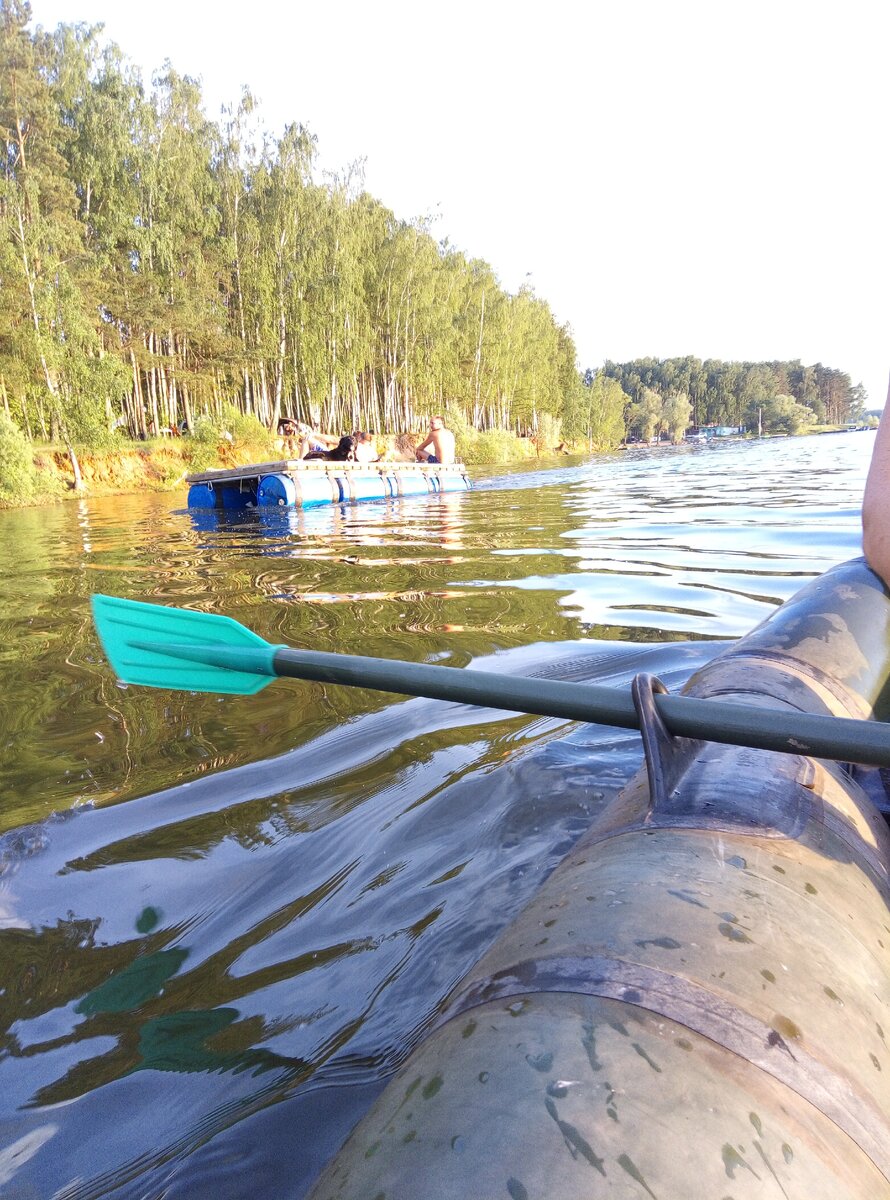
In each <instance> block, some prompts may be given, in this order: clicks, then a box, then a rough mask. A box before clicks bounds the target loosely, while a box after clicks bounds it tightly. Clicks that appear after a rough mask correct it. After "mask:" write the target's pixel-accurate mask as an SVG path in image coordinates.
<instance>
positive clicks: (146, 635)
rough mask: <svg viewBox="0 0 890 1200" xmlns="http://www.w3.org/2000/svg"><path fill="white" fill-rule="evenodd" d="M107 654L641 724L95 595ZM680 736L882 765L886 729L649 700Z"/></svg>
mask: <svg viewBox="0 0 890 1200" xmlns="http://www.w3.org/2000/svg"><path fill="white" fill-rule="evenodd" d="M93 617H94V620H95V622H96V629H97V631H98V633H99V638H100V640H101V642H102V646H103V648H104V650H105V653H106V654H107V655H108V660H109V662H110V663H111V666H112V667H113V668H114V670H115V671H116V672H117V675H118V677H119V678H120V679H121V680H123V681H124V682H125V683H135V684H144V685H145V686H147V687H161V688H172V689H179V690H182V691H189V692H224V693H228V694H230V695H241V696H249V695H253V694H254V693H255V692H258V691H260V690H261V689H262V688H264V687H265V686H266V684H268V683H271V682H272V680H273V679H274V678H276V677H277V676H290V677H292V678H294V679H310V680H315V681H316V682H320V683H338V684H345V685H347V686H349V687H364V688H374V689H376V690H377V691H383V692H397V693H399V694H401V695H405V696H427V697H429V698H430V699H433V700H453V701H456V702H458V703H462V704H478V705H481V706H482V707H485V708H497V709H505V710H507V711H509V712H520V713H534V714H537V715H540V716H545V717H565V718H568V719H569V720H573V721H590V722H592V723H594V724H600V725H614V726H618V727H620V728H622V729H638V728H639V718H638V716H637V712H636V709H635V707H634V703H633V700H632V698H631V696H630V695H629V694H627V693H625V692H619V691H617V690H616V689H615V688H609V687H603V686H601V685H595V684H584V683H559V682H556V681H552V680H546V679H529V678H525V677H522V676H518V677H517V676H503V675H496V674H494V673H491V674H489V673H488V672H485V671H470V670H458V669H455V668H454V667H434V666H424V665H422V664H418V663H407V662H399V661H397V660H394V659H385V658H362V657H358V656H356V655H353V654H327V653H324V652H323V651H318V650H292V649H289V648H288V647H287V646H273V645H271V643H269V642H267V641H265V640H264V639H263V638H261V637H260V636H259V635H258V634H256V633H253V632H252V631H251V630H250V629H247V628H246V627H245V626H244V625H240V624H239V623H238V622H237V621H234V620H233V619H232V618H231V617H221V616H215V615H213V614H209V613H202V612H195V611H193V610H191V609H183V608H167V607H165V606H163V605H158V604H143V603H141V602H140V601H138V600H120V599H117V598H115V597H114V596H94V597H93ZM655 703H656V706H657V708H658V711H659V713H660V715H661V717H662V720H663V721H664V723H665V725H666V726H667V728H668V729H669V730H670V732H671V733H672V734H675V735H676V736H679V737H688V738H701V739H704V740H707V741H712V742H727V743H729V744H730V745H736V746H753V747H755V748H758V749H761V750H778V751H780V752H783V753H788V754H807V755H812V756H813V757H816V758H831V759H837V760H838V761H841V762H854V763H869V764H872V765H874V766H890V725H888V724H885V723H883V722H878V721H859V720H852V719H850V718H842V717H829V716H818V715H814V714H810V713H799V712H791V711H788V710H785V709H778V708H756V707H753V706H752V707H748V706H746V705H741V704H728V703H725V702H723V701H716V700H700V699H697V698H695V697H693V696H669V695H658V696H656V698H655Z"/></svg>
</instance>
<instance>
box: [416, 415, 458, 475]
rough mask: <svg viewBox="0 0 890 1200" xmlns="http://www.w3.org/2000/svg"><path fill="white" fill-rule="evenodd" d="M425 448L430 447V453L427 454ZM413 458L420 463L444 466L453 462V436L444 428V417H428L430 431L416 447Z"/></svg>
mask: <svg viewBox="0 0 890 1200" xmlns="http://www.w3.org/2000/svg"><path fill="white" fill-rule="evenodd" d="M427 446H432V448H433V449H432V453H428V452H427ZM414 457H415V458H416V459H417V461H418V462H422V463H442V464H443V465H444V464H445V463H453V462H454V434H453V433H452V432H451V430H450V429H446V428H445V418H444V417H430V431H429V433H428V434H427V436H426V440H425V441H423V442H421V443H420V445H419V446H418V447H417V450H416V451H415V454H414Z"/></svg>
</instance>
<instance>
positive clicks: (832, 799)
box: [312, 560, 890, 1200]
mask: <svg viewBox="0 0 890 1200" xmlns="http://www.w3.org/2000/svg"><path fill="white" fill-rule="evenodd" d="M888 664H890V597H888V594H887V592H886V590H885V589H884V587H883V585H882V584H881V582H880V580H879V579H878V578H877V576H875V575H874V574H873V573H872V572H871V571H870V570H869V569H868V568H867V567H866V566H865V564H864V562H863V561H861V560H857V561H855V562H852V563H847V564H843V565H842V566H840V567H838V568H835V569H834V570H832V571H830V572H828V573H827V574H826V575H825V576H823V577H821V578H820V579H818V580H816V581H814V582H813V583H812V584H810V585H809V586H808V587H806V588H804V589H803V590H802V591H801V592H800V593H799V594H798V595H797V596H795V597H794V598H793V599H792V600H791V601H789V602H788V603H787V604H785V605H783V606H782V608H780V609H778V610H777V611H776V613H774V614H773V616H772V617H771V618H769V619H768V620H767V621H766V622H764V624H763V625H761V626H760V627H759V628H758V629H757V630H755V631H754V632H753V633H752V634H750V635H749V636H748V637H746V638H744V639H742V640H741V641H740V642H739V643H737V644H736V645H735V646H733V648H732V649H730V650H728V651H727V652H725V653H724V654H722V655H720V656H718V657H717V658H715V659H714V660H712V662H710V663H709V664H708V665H707V666H705V667H704V668H703V669H702V670H701V671H699V672H698V674H697V675H695V676H694V677H693V679H692V680H690V682H689V684H688V685H687V688H686V689H684V690H685V691H687V692H688V693H689V694H691V695H699V696H717V695H719V696H721V697H725V698H727V699H731V700H732V701H733V702H734V703H742V704H751V705H756V706H760V707H766V708H789V707H790V708H796V709H798V710H800V711H804V712H819V713H831V714H834V715H842V716H853V717H859V718H866V717H868V716H870V715H871V714H872V711H873V709H874V706H875V704H876V703H878V701H879V698H880V696H881V693H882V692H884V690H885V688H886V685H887V677H888ZM658 687H659V685H658V684H657V682H655V681H651V680H646V679H640V680H638V681H637V684H636V685H635V689H634V690H635V703H636V704H637V706H638V711H639V712H640V715H641V722H642V725H643V734H644V747H645V755H646V765H645V766H644V768H643V769H642V770H641V771H640V772H639V773H638V774H637V775H636V776H635V777H634V779H633V780H631V782H630V783H629V784H628V786H627V787H626V788H625V789H624V790H623V791H622V793H621V794H620V795H619V796H618V797H617V798H616V800H615V801H614V802H613V803H612V804H611V805H610V806H609V807H608V808H607V809H606V811H605V812H604V813H603V815H602V816H601V817H600V818H599V819H598V820H597V821H596V822H595V823H594V824H593V826H592V827H591V828H590V830H588V832H587V833H586V834H585V835H584V836H583V837H582V839H581V841H580V842H579V843H578V844H576V846H575V848H574V849H573V851H572V852H571V853H570V854H569V856H568V857H567V858H566V859H565V860H564V861H563V863H561V864H560V866H559V867H558V868H557V869H556V870H555V871H554V872H553V873H552V875H551V876H550V877H549V878H548V880H547V881H546V882H545V884H544V885H543V887H542V888H541V890H540V892H539V893H538V894H537V896H536V897H535V898H534V899H533V900H532V902H531V903H530V904H529V905H528V907H527V908H525V909H524V910H523V912H522V913H521V914H520V915H519V917H518V918H517V920H516V921H515V922H514V923H513V924H512V925H511V926H510V927H509V928H508V929H507V930H506V931H505V932H504V933H503V934H502V935H501V936H500V938H499V939H498V940H497V941H496V942H495V944H494V945H493V946H492V947H491V949H490V950H489V951H488V952H487V953H486V954H485V955H484V957H483V958H482V960H481V961H480V962H479V963H478V964H477V966H476V967H475V968H474V969H473V971H472V972H471V973H470V974H469V976H468V977H467V978H465V979H464V981H463V982H462V983H461V984H460V985H459V986H458V988H457V989H456V990H455V992H454V993H453V994H452V995H451V996H450V997H448V998H447V1000H446V1002H445V1004H444V1006H443V1009H442V1012H441V1014H440V1016H439V1019H438V1021H437V1022H436V1023H435V1026H434V1028H433V1030H432V1032H431V1033H430V1035H429V1036H428V1037H427V1038H426V1040H425V1041H424V1042H422V1043H421V1045H420V1046H419V1047H418V1048H417V1049H416V1050H415V1051H414V1052H413V1053H412V1054H411V1055H410V1057H409V1058H408V1059H407V1061H406V1062H405V1064H404V1066H403V1067H402V1068H401V1070H400V1071H399V1072H398V1074H397V1075H396V1076H395V1078H394V1079H393V1080H392V1081H391V1082H390V1083H389V1085H388V1086H387V1087H386V1089H385V1090H384V1091H383V1093H382V1094H381V1096H380V1097H379V1098H378V1099H377V1101H376V1102H375V1103H374V1105H373V1106H372V1108H371V1109H370V1111H369V1113H368V1114H367V1115H366V1117H365V1118H364V1119H363V1120H362V1121H361V1122H360V1123H359V1125H358V1126H357V1127H356V1129H355V1130H354V1132H353V1133H352V1135H351V1136H350V1138H349V1139H348V1141H347V1143H346V1145H345V1146H344V1148H343V1149H342V1150H341V1152H340V1153H339V1154H338V1155H337V1156H336V1157H335V1159H334V1160H333V1162H332V1163H331V1164H330V1165H329V1166H328V1167H327V1168H326V1170H325V1171H324V1172H323V1174H322V1176H321V1178H320V1179H319V1180H318V1182H317V1184H316V1187H315V1189H314V1190H313V1192H312V1196H313V1200H332V1198H334V1197H339V1198H343V1197H354V1198H355V1200H359V1198H361V1200H370V1198H372V1197H384V1196H385V1197H386V1200H408V1198H411V1197H420V1196H427V1195H429V1194H435V1195H436V1196H437V1197H445V1198H454V1200H457V1198H458V1197H460V1198H462V1200H463V1198H465V1197H468V1196H473V1197H474V1198H475V1197H478V1198H487V1197H492V1198H493V1197H510V1198H511V1200H534V1198H537V1197H549V1196H554V1197H555V1196H559V1197H560V1198H561V1200H573V1198H576V1197H577V1198H578V1200H580V1198H581V1197H585V1198H587V1197H596V1196H601V1195H602V1196H604V1195H606V1193H609V1194H613V1195H616V1196H622V1197H628V1198H630V1197H635V1198H638V1197H653V1198H655V1197H657V1198H658V1200H668V1198H669V1200H681V1198H682V1200H686V1198H688V1197H692V1196H696V1197H697V1196H702V1197H715V1198H716V1200H720V1198H722V1197H727V1196H731V1197H732V1198H733V1200H747V1198H749V1197H758V1198H760V1197H777V1198H779V1197H782V1198H783V1200H822V1198H824V1200H840V1198H844V1200H860V1198H862V1197H866V1196H867V1197H869V1198H871V1197H878V1196H882V1197H887V1196H890V1044H888V1039H890V954H888V951H890V915H888V900H890V890H888V878H890V873H888V872H890V836H888V831H887V826H886V823H885V822H884V820H883V818H882V817H881V815H880V813H879V812H878V811H877V810H876V808H875V807H874V805H873V804H872V803H871V801H870V800H869V798H868V796H867V795H866V794H865V792H864V791H863V789H862V788H861V787H860V786H859V784H858V783H857V782H856V780H855V778H854V777H853V776H854V772H853V771H852V770H851V769H849V768H847V767H845V766H843V765H840V764H836V763H829V762H824V761H821V760H816V759H813V758H809V757H807V756H805V755H795V754H777V753H774V752H772V751H765V750H753V749H746V748H742V747H732V746H724V745H716V744H714V743H710V742H698V741H692V740H689V739H685V738H672V737H671V735H670V734H669V733H667V731H666V730H665V729H664V728H663V726H662V725H661V724H660V722H659V719H658V713H657V709H656V708H655V704H654V700H653V694H654V693H655V692H657V691H658Z"/></svg>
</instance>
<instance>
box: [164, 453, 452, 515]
mask: <svg viewBox="0 0 890 1200" xmlns="http://www.w3.org/2000/svg"><path fill="white" fill-rule="evenodd" d="M186 482H187V483H188V484H189V485H190V486H189V494H188V506H189V508H195V509H199V508H200V509H204V508H217V509H219V508H222V509H228V510H238V509H245V508H314V507H315V506H317V505H320V504H348V503H354V502H357V501H360V500H386V499H388V498H389V497H396V496H426V495H429V494H431V493H433V492H466V491H469V489H470V480H469V478H468V477H467V473H466V469H465V468H464V465H463V463H450V464H449V465H448V466H443V465H441V464H439V463H435V464H427V463H397V462H395V463H387V462H380V463H351V462H329V461H324V460H316V459H312V460H310V461H309V462H305V461H304V460H302V459H290V458H289V459H282V460H281V461H280V462H268V463H252V464H250V465H248V466H244V467H232V468H223V469H219V470H215V471H200V472H198V473H196V474H194V475H187V476H186Z"/></svg>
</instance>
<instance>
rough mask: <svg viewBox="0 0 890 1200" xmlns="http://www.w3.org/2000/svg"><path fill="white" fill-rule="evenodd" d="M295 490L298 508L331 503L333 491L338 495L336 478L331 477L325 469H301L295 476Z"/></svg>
mask: <svg viewBox="0 0 890 1200" xmlns="http://www.w3.org/2000/svg"><path fill="white" fill-rule="evenodd" d="M296 490H297V503H298V504H299V506H300V508H314V507H315V505H317V504H331V503H332V502H333V500H334V494H335V492H336V493H337V495H338V496H339V491H338V489H337V483H336V480H333V479H331V477H330V476H329V475H328V473H327V471H301V472H300V473H299V475H298V476H297V481H296Z"/></svg>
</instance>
